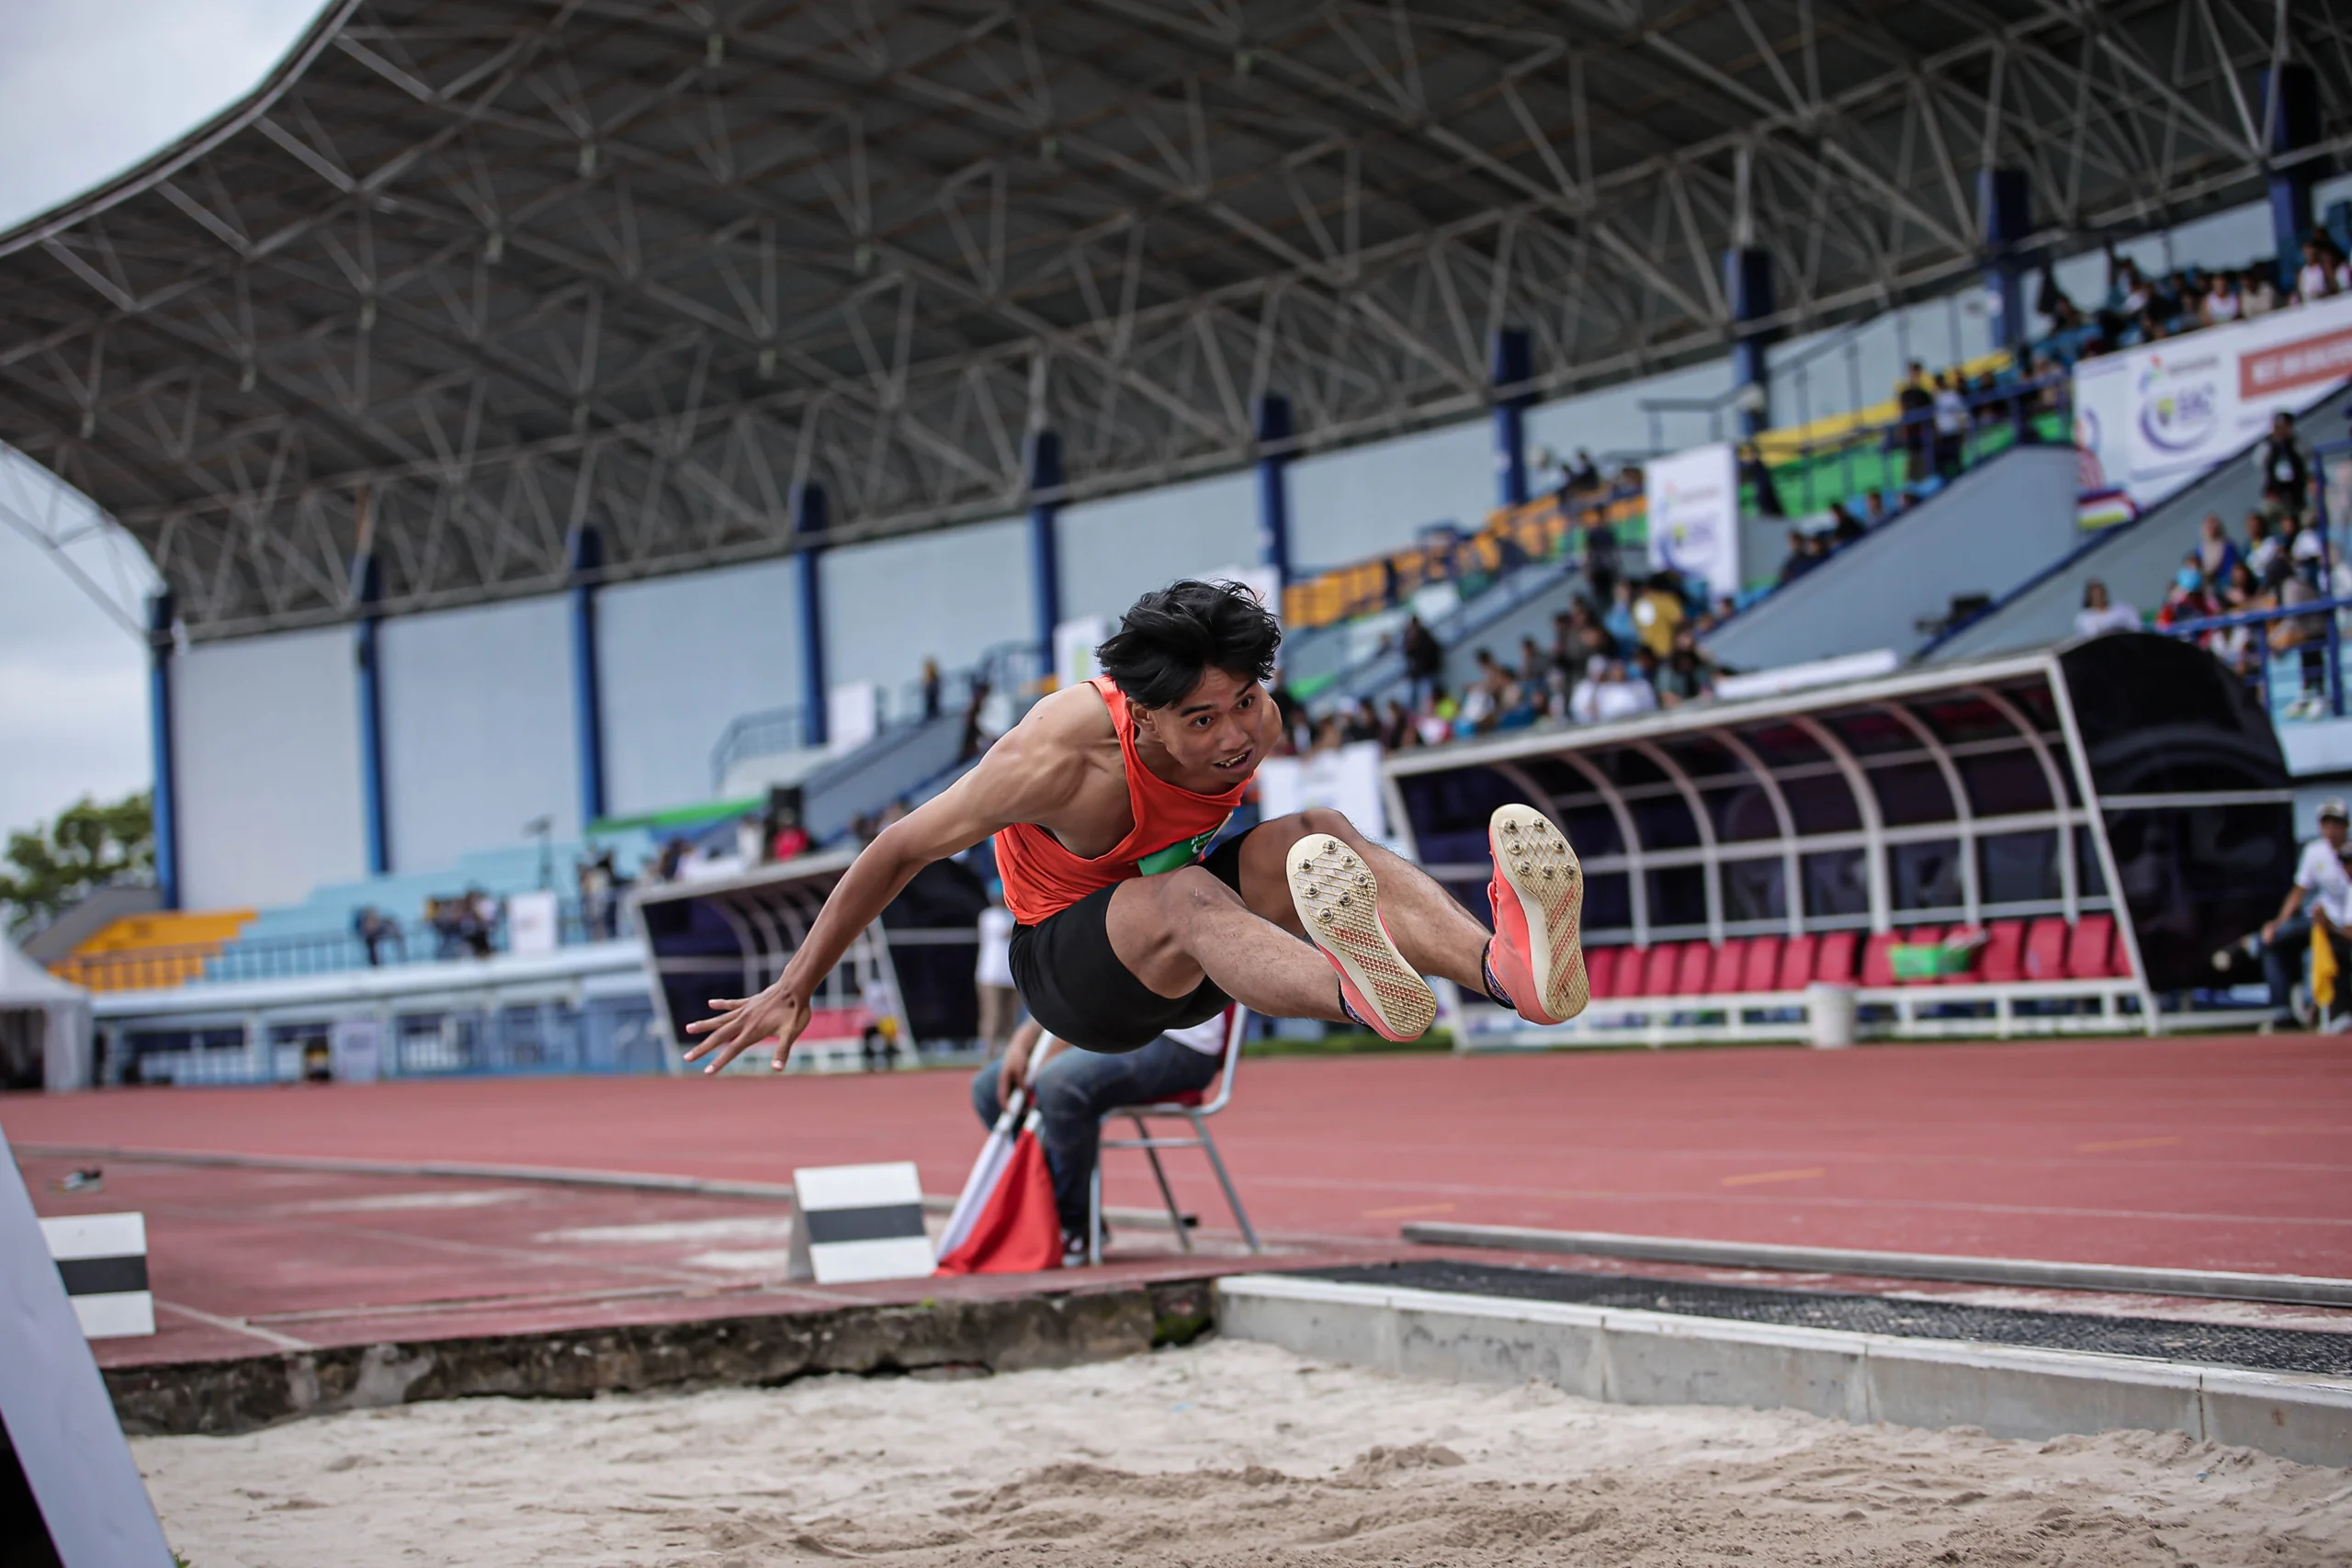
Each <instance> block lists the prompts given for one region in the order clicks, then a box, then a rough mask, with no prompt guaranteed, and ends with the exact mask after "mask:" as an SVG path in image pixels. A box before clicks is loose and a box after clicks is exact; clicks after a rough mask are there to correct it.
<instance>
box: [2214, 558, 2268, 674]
mask: <svg viewBox="0 0 2352 1568" xmlns="http://www.w3.org/2000/svg"><path fill="white" fill-rule="evenodd" d="M2221 605H2222V614H2223V615H2243V614H2245V612H2247V611H2250V610H2267V609H2268V608H2270V602H2269V600H2268V598H2267V596H2266V595H2265V594H2264V593H2263V592H2262V585H2261V583H2260V582H2258V581H2256V579H2255V575H2254V569H2253V568H2252V567H2249V566H2248V565H2246V563H2245V562H2244V561H2240V562H2238V563H2237V565H2236V566H2235V567H2233V568H2232V569H2231V571H2230V577H2229V581H2227V582H2225V583H2223V584H2222V592H2221ZM2205 646H2206V648H2207V649H2211V652H2212V654H2213V657H2214V658H2216V659H2218V660H2221V661H2222V663H2224V664H2226V665H2228V666H2229V667H2230V668H2231V669H2232V670H2234V671H2237V672H2238V673H2239V674H2240V675H2252V674H2253V673H2254V670H2255V660H2256V658H2258V657H2259V654H2260V649H2261V648H2262V646H2263V642H2262V636H2261V631H2260V628H2259V627H2256V626H2223V627H2222V629H2221V630H2219V631H2216V632H2210V633H2208V634H2207V635H2206V637H2205Z"/></svg>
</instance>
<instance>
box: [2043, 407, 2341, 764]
mask: <svg viewBox="0 0 2352 1568" xmlns="http://www.w3.org/2000/svg"><path fill="white" fill-rule="evenodd" d="M2254 462H2255V465H2256V468H2257V470H2258V471H2259V472H2260V474H2261V476H2262V502H2261V504H2260V505H2258V506H2256V508H2255V509H2254V510H2253V511H2251V512H2249V513H2246V515H2245V526H2244V534H2243V536H2241V537H2235V538H2233V537H2232V536H2231V534H2230V531H2229V525H2228V524H2227V523H2226V522H2224V521H2223V520H2222V516H2221V514H2220V513H2207V514H2206V517H2205V520H2204V522H2203V524H2202V525H2200V526H2199V536H2198V540H2197V543H2196V544H2195V545H2194V546H2193V547H2191V548H2190V549H2189V550H2188V552H2187V553H2186V554H2184V555H2183V556H2182V557H2181V558H2180V564H2179V565H2178V566H2177V567H2176V568H2174V570H2173V575H2172V579H2171V581H2168V582H2167V583H2165V586H2164V588H2163V590H2162V592H2161V595H2160V597H2159V598H2158V599H2157V602H2156V607H2155V609H2154V612H2153V614H2151V615H2149V616H2148V617H2147V618H2146V619H2145V620H2144V621H2143V618H2142V615H2141V612H2140V611H2139V610H2138V609H2136V608H2134V607H2133V606H2132V605H2131V604H2129V603H2126V602H2124V601H2120V600H2118V599H2117V598H2115V597H2114V595H2113V593H2112V592H2110V591H2109V588H2108V586H2107V584H2106V583H2105V582H2103V581H2099V580H2098V579H2096V578H2094V579H2092V580H2091V581H2088V582H2086V583H2085V584H2084V585H2083V607H2082V610H2081V612H2080V613H2079V614H2077V615H2075V632H2076V634H2077V635H2079V636H2082V637H2097V636H2099V635H2100V634H2102V633H2105V632H2116V631H2138V630H2140V629H2142V627H2143V626H2149V625H2153V626H2155V627H2156V628H2157V629H2159V630H2168V629H2171V628H2173V627H2177V626H2194V625H2195V624H2196V623H2198V622H2201V621H2209V620H2213V619H2217V618H2222V617H2226V616H2231V615H2242V614H2245V613H2248V612H2254V611H2262V610H2290V609H2293V608H2294V607H2295V606H2296V605H2298V604H2311V603H2313V602H2315V601H2318V600H2321V599H2326V598H2345V597H2352V570H2346V567H2345V565H2344V563H2343V562H2341V561H2339V560H2336V559H2334V558H2332V557H2331V552H2330V551H2329V548H2328V544H2327V536H2326V531H2325V530H2324V528H2323V527H2322V526H2321V525H2320V523H2319V519H2318V517H2317V515H2316V513H2315V512H2314V511H2313V510H2312V506H2311V498H2312V482H2311V481H2312V474H2313V469H2312V458H2311V454H2310V452H2309V451H2308V450H2307V449H2306V448H2305V447H2304V446H2303V445H2302V443H2301V441H2300V440H2299V439H2298V437H2297V436H2296V434H2295V423H2294V420H2293V419H2292V418H2291V417H2290V415H2288V414H2284V413H2281V414H2279V415H2278V416H2277V417H2276V418H2275V419H2273V420H2272V422H2271V426H2270V434H2269V435H2268V436H2267V438H2266V439H2265V440H2264V442H2263V443H2262V445H2261V446H2259V447H2257V448H2256V451H2255V455H2254ZM2191 635H2193V636H2194V637H2196V640H2197V641H2198V643H2199V645H2201V646H2202V647H2204V648H2207V649H2211V651H2212V652H2213V653H2214V654H2215V656H2217V657H2218V658H2220V659H2221V660H2222V661H2223V662H2224V663H2226V664H2228V665H2229V666H2230V667H2231V668H2232V669H2233V670H2235V671H2237V672H2238V673H2239V674H2241V675H2244V676H2246V677H2248V678H2252V677H2253V676H2254V675H2255V674H2256V671H2257V670H2258V668H2259V666H2260V663H2261V661H2262V660H2265V659H2266V658H2267V657H2270V656H2272V655H2281V656H2283V655H2286V654H2289V653H2292V654H2294V655H2296V656H2297V661H2298V663H2299V665H2300V668H2301V694H2300V695H2299V696H2298V697H2297V698H2296V699H2295V701H2294V702H2293V703H2292V704H2291V705H2290V706H2289V707H2288V709H2287V715H2288V716H2289V717H2304V716H2310V715H2312V714H2313V713H2315V712H2317V711H2318V710H2319V709H2320V708H2321V707H2322V706H2324V704H2325V702H2326V695H2325V693H2326V670H2327V664H2326V660H2327V652H2326V646H2325V641H2326V636H2327V622H2326V616H2325V615H2324V614H2322V615H2286V616H2280V617H2278V618H2276V619H2273V620H2268V621H2256V622H2252V623H2248V624H2244V625H2237V626H2212V627H2206V628H2204V629H2201V630H2198V631H2195V632H2193V633H2192V634H2191Z"/></svg>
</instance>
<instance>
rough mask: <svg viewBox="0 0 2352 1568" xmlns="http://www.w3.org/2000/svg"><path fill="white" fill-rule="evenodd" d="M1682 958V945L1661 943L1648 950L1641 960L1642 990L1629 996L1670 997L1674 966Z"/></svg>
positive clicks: (1678, 943) (1672, 993)
mask: <svg viewBox="0 0 2352 1568" xmlns="http://www.w3.org/2000/svg"><path fill="white" fill-rule="evenodd" d="M1681 957H1682V944H1681V943H1680V942H1658V943H1657V944H1655V945H1654V946H1652V947H1651V948H1650V950H1649V953H1648V955H1647V956H1646V957H1645V958H1644V959H1643V960H1642V988H1641V989H1640V990H1638V991H1634V992H1632V993H1631V994H1632V995H1634V996H1637V997H1670V996H1672V995H1674V975H1675V966H1676V964H1678V963H1679V961H1680V959H1681Z"/></svg>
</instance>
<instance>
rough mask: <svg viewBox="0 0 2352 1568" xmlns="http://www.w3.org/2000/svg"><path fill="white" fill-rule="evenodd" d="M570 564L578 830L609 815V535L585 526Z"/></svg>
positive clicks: (567, 546) (568, 549) (570, 550)
mask: <svg viewBox="0 0 2352 1568" xmlns="http://www.w3.org/2000/svg"><path fill="white" fill-rule="evenodd" d="M564 553H565V555H566V557H567V558H569V560H570V562H571V739H572V748H573V750H576V751H577V752H578V753H579V757H580V828H581V831H582V832H585V831H587V829H588V825H589V824H590V823H592V822H594V821H596V820H597V819H598V818H602V817H603V816H604V815H605V709H604V697H603V693H604V681H603V679H602V675H601V671H600V670H599V666H598V663H597V654H596V591H597V589H598V587H599V586H600V585H601V584H602V582H603V580H604V574H605V536H604V535H602V534H601V533H599V532H597V530H596V529H595V527H594V525H586V524H583V525H581V526H580V527H577V528H574V529H573V530H572V531H571V536H570V537H569V538H567V539H565V541H564Z"/></svg>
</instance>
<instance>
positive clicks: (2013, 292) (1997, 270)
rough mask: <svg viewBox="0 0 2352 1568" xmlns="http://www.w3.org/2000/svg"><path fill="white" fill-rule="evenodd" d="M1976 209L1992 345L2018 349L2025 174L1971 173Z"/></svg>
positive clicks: (2028, 212) (2028, 214) (2028, 227)
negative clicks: (1981, 230) (1990, 309)
mask: <svg viewBox="0 0 2352 1568" xmlns="http://www.w3.org/2000/svg"><path fill="white" fill-rule="evenodd" d="M1976 210H1977V216H1978V219H1979V220H1980V221H1981V223H1982V225H1983V228H1984V237H1985V294H1986V295H1987V296H1989V297H1990V298H1991V299H1992V302H1993V343H1994V344H1995V346H1996V347H1999V348H2006V349H2009V350H2012V351H2014V350H2017V349H2021V348H2023V347H2024V346H2025V344H2026V338H2027V335H2028V332H2027V329H2028V325H2029V323H2028V322H2027V321H2026V316H2025V252H2024V246H2025V241H2026V236H2027V235H2028V234H2030V233H2031V232H2033V199H2032V193H2031V190H2030V187H2029V186H2027V184H2026V177H2025V171H2024V170H2023V169H1992V168H1986V169H1979V170H1977V171H1976ZM2018 368H2019V369H2023V368H2024V367H2023V366H2019V367H2018Z"/></svg>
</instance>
